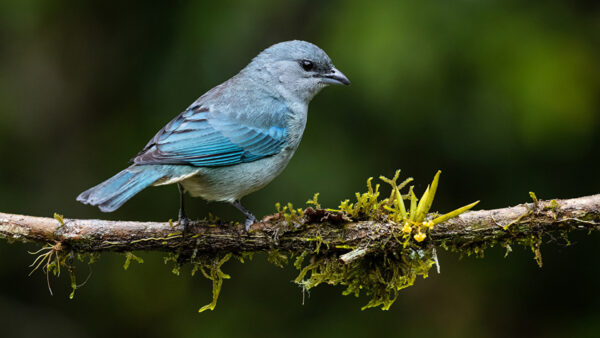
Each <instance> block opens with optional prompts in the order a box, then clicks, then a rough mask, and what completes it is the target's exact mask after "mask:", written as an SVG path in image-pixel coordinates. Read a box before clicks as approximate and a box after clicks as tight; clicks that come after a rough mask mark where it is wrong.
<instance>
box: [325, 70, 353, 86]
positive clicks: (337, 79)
mask: <svg viewBox="0 0 600 338" xmlns="http://www.w3.org/2000/svg"><path fill="white" fill-rule="evenodd" d="M321 77H322V78H323V82H324V83H327V84H335V85H345V86H348V85H350V80H348V78H347V77H346V75H344V73H342V72H340V71H339V70H338V69H337V68H335V67H333V68H331V71H330V72H329V73H327V74H322V75H321Z"/></svg>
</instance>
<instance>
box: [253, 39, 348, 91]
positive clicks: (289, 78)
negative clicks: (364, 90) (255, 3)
mask: <svg viewBox="0 0 600 338" xmlns="http://www.w3.org/2000/svg"><path fill="white" fill-rule="evenodd" d="M245 72H247V73H250V74H251V75H252V76H255V77H257V78H260V79H262V80H263V81H266V82H267V84H268V85H271V86H275V87H276V88H277V89H278V90H279V91H280V92H282V94H283V95H293V96H295V97H297V98H299V99H301V100H304V101H305V102H307V103H308V101H310V100H311V99H312V98H313V97H314V96H315V95H316V94H317V93H318V92H319V91H320V90H321V89H323V88H324V87H326V86H328V85H331V84H336V85H349V84H350V81H349V80H348V78H347V77H346V76H345V75H344V74H343V73H342V72H340V71H339V70H338V69H337V68H335V67H334V65H333V63H332V62H331V59H330V58H329V56H327V54H326V53H325V52H324V51H323V50H322V49H321V48H319V47H317V46H315V45H314V44H312V43H310V42H306V41H298V40H294V41H286V42H280V43H278V44H275V45H273V46H271V47H269V48H267V49H265V50H264V51H262V52H261V53H260V54H258V56H256V57H255V58H254V59H253V60H252V62H251V63H250V64H249V65H248V67H246V69H245Z"/></svg>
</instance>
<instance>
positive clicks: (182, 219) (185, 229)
mask: <svg viewBox="0 0 600 338" xmlns="http://www.w3.org/2000/svg"><path fill="white" fill-rule="evenodd" d="M177 222H178V223H179V225H181V226H183V233H184V234H185V233H187V232H189V229H190V223H191V222H192V220H190V219H189V218H187V217H185V216H183V217H179V220H178V221H177Z"/></svg>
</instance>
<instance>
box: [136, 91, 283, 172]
mask: <svg viewBox="0 0 600 338" xmlns="http://www.w3.org/2000/svg"><path fill="white" fill-rule="evenodd" d="M269 106H270V107H268V108H269V111H268V112H261V113H260V116H261V117H262V118H261V119H257V118H256V117H249V116H248V115H249V114H247V113H246V112H243V111H242V112H229V113H227V112H225V111H218V110H217V109H214V108H208V107H203V106H201V105H193V106H191V107H190V108H188V109H187V110H186V111H184V112H183V113H181V114H180V115H179V116H177V117H176V118H175V119H173V120H172V121H171V122H169V123H168V124H167V125H166V126H165V127H164V128H163V129H161V130H160V131H159V132H158V133H157V134H156V136H154V138H152V140H150V142H149V143H148V144H147V145H146V147H145V148H144V150H142V151H141V152H140V153H139V154H138V155H137V156H136V157H135V158H134V159H133V162H134V163H136V164H187V165H192V166H197V167H207V166H208V167H216V166H227V165H232V164H238V163H243V162H251V161H255V160H258V159H261V158H263V157H267V156H271V155H274V154H277V153H278V152H279V151H280V150H281V148H282V147H283V144H284V142H285V140H286V138H287V128H286V125H285V116H286V114H287V113H288V111H287V107H286V106H285V105H284V104H282V103H279V104H271V105H269ZM273 108H275V109H273ZM259 122H260V123H259Z"/></svg>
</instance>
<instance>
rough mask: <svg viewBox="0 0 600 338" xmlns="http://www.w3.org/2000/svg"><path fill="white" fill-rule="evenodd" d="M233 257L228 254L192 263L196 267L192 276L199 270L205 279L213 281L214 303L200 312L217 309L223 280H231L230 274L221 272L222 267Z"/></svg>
mask: <svg viewBox="0 0 600 338" xmlns="http://www.w3.org/2000/svg"><path fill="white" fill-rule="evenodd" d="M231 256H232V254H231V253H228V254H226V255H224V256H215V257H214V258H212V259H207V258H201V259H199V260H196V261H193V262H192V265H193V266H194V267H193V269H192V276H193V275H194V274H195V273H196V272H197V271H198V270H199V271H200V272H202V275H203V276H204V277H206V278H207V279H210V280H211V281H212V301H211V302H210V303H209V304H207V305H204V306H203V307H201V308H200V309H199V310H198V312H204V311H206V310H211V311H212V310H214V309H215V306H217V300H218V299H219V294H220V293H221V287H222V286H223V280H224V279H229V278H231V277H230V276H229V275H228V274H226V273H224V272H223V271H221V266H223V264H225V262H227V261H228V260H229V259H230V258H231Z"/></svg>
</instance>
